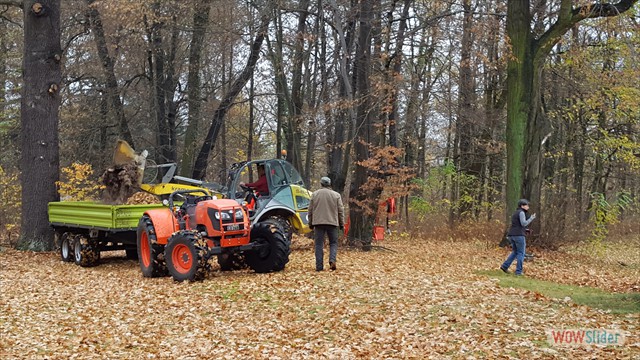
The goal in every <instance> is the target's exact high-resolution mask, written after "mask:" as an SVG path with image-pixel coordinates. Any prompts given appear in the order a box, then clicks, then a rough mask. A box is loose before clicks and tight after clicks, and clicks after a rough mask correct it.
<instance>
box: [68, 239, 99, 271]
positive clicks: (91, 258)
mask: <svg viewBox="0 0 640 360" xmlns="http://www.w3.org/2000/svg"><path fill="white" fill-rule="evenodd" d="M73 257H74V261H75V263H76V264H77V265H80V266H82V267H91V266H96V265H98V263H99V262H100V251H99V250H98V248H97V246H96V244H94V243H92V241H91V240H89V239H87V238H86V237H84V236H82V235H76V236H75V239H74V242H73Z"/></svg>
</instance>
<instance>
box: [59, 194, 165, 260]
mask: <svg viewBox="0 0 640 360" xmlns="http://www.w3.org/2000/svg"><path fill="white" fill-rule="evenodd" d="M163 206H164V205H162V204H161V203H158V204H145V205H107V204H102V203H98V202H91V201H60V202H51V203H49V208H48V213H49V223H50V224H51V226H53V228H54V230H55V234H56V244H57V245H59V247H60V257H61V258H62V260H63V261H68V262H72V261H73V262H75V263H76V264H78V265H80V266H95V265H97V264H98V262H99V260H100V252H102V251H115V250H125V252H126V254H127V258H130V259H137V257H138V252H137V249H136V230H137V228H138V221H140V217H142V214H143V213H144V212H145V211H147V210H150V209H156V208H161V207H163Z"/></svg>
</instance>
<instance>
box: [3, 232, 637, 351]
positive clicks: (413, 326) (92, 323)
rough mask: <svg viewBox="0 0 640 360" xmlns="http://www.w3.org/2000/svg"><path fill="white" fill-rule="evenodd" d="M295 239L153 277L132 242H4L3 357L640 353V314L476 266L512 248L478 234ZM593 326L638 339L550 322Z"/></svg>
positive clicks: (556, 267) (491, 265)
mask: <svg viewBox="0 0 640 360" xmlns="http://www.w3.org/2000/svg"><path fill="white" fill-rule="evenodd" d="M295 243H296V246H295V250H294V251H293V252H292V254H291V256H290V258H291V261H290V263H289V264H288V265H287V268H286V269H285V271H283V272H279V273H272V274H255V273H252V272H250V271H235V272H219V271H214V272H212V273H210V274H209V275H208V276H207V278H206V279H205V280H204V281H202V282H196V283H188V282H185V283H176V282H174V281H173V280H171V278H168V277H164V278H154V279H150V278H143V277H142V275H141V273H140V270H139V266H138V264H137V262H135V261H131V260H126V259H125V258H124V252H122V253H121V254H120V253H114V254H113V255H110V254H109V253H104V254H103V256H102V260H101V263H100V265H99V266H97V267H93V268H82V267H79V266H76V265H74V264H72V263H64V262H62V261H60V260H59V256H58V255H56V254H52V253H44V254H43V253H30V252H17V251H13V250H5V251H3V252H0V281H1V283H0V284H1V289H0V338H1V339H2V341H0V358H2V359H74V358H78V359H202V358H220V359H245V358H247V359H249V358H250V359H257V358H265V359H317V358H322V359H325V358H326V359H356V358H364V359H524V358H527V359H530V358H576V359H577V358H617V359H631V358H637V357H638V355H639V354H640V336H639V328H638V327H639V326H640V321H639V319H640V317H639V316H638V314H633V315H625V316H621V315H612V314H608V313H607V312H605V311H601V310H597V309H591V308H588V307H584V306H575V305H573V304H571V302H570V301H564V300H562V301H559V300H555V299H548V298H546V297H544V296H541V295H540V294H537V293H535V292H530V291H526V290H521V289H512V288H501V287H499V286H498V285H497V283H496V280H495V279H491V278H489V277H486V276H483V275H476V274H475V273H474V272H475V271H477V270H495V269H497V267H498V266H499V264H500V263H501V262H502V260H503V259H504V257H506V254H507V252H506V251H505V250H504V249H497V248H494V247H490V246H487V245H486V244H483V243H480V242H476V241H473V240H469V241H466V242H461V241H451V242H434V241H429V240H422V239H416V238H412V239H409V238H406V237H404V238H400V237H395V236H390V237H387V239H386V240H385V241H384V242H382V243H380V245H382V246H384V248H378V249H376V250H374V251H370V252H361V251H357V250H348V249H345V248H341V249H340V251H339V253H338V270H337V271H333V272H332V271H323V272H316V271H314V265H315V264H314V255H313V249H312V247H311V240H309V239H306V238H296V240H295ZM327 250H328V249H327ZM327 252H328V251H327ZM325 256H328V254H325ZM582 261H585V260H584V259H582V258H565V257H562V256H560V255H557V256H556V255H555V254H552V253H549V254H547V253H545V254H541V257H540V258H539V259H536V260H535V261H534V262H532V263H526V265H525V271H526V272H527V275H528V276H532V277H540V278H549V277H553V278H554V279H550V280H552V281H554V280H562V281H568V280H566V279H558V278H557V277H556V275H557V274H566V275H565V276H566V278H568V279H578V281H580V280H579V279H582V278H583V274H582V272H583V271H585V270H586V269H585V268H582V267H581V265H578V263H581V262H582ZM594 264H598V262H593V263H589V265H587V266H588V268H589V269H592V270H593V271H595V272H596V275H597V276H598V277H601V278H602V280H601V281H600V282H601V283H602V284H601V285H605V286H604V287H605V288H606V287H607V286H606V285H607V284H609V283H616V284H618V285H615V286H616V287H618V286H626V285H624V284H626V283H627V280H629V279H632V278H633V276H635V280H636V281H637V279H638V268H639V267H638V263H632V264H631V266H626V267H618V268H616V267H613V268H610V269H608V268H606V267H605V266H599V267H594V266H596V265H594ZM607 269H608V270H607ZM552 274H556V275H552ZM586 278H590V277H589V276H588V277H586ZM617 279H624V280H617ZM600 282H597V283H598V284H600ZM630 282H631V283H633V281H630ZM584 328H602V329H619V330H623V331H625V332H626V333H627V339H626V341H627V342H626V344H625V345H624V346H613V347H586V346H583V347H558V346H552V345H550V344H549V343H548V342H547V336H546V331H547V330H550V329H556V330H560V329H584Z"/></svg>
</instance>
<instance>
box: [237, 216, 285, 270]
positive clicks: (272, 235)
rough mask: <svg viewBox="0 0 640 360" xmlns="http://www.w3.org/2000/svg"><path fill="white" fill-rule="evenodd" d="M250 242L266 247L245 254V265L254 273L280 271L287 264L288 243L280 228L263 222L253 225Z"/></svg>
mask: <svg viewBox="0 0 640 360" xmlns="http://www.w3.org/2000/svg"><path fill="white" fill-rule="evenodd" d="M251 242H252V243H258V244H261V245H267V246H263V247H261V248H259V249H257V250H255V251H247V252H246V255H245V260H246V262H247V265H249V267H250V268H251V269H253V270H254V271H255V272H257V273H268V272H273V271H281V270H283V269H284V267H285V265H286V264H287V263H288V262H289V253H290V249H289V242H288V241H287V239H286V238H285V236H284V233H283V232H282V229H280V227H278V226H275V225H273V224H269V223H265V222H259V223H257V224H254V225H253V228H252V229H251Z"/></svg>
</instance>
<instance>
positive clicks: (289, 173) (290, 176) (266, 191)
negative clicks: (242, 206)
mask: <svg viewBox="0 0 640 360" xmlns="http://www.w3.org/2000/svg"><path fill="white" fill-rule="evenodd" d="M260 168H262V169H263V170H264V177H265V178H266V186H264V185H263V184H259V182H260V175H261V174H262V171H263V170H262V169H260ZM262 182H264V180H262ZM241 183H242V184H248V185H252V184H253V185H254V186H250V187H247V186H242V185H241ZM256 187H259V188H260V189H257V190H256ZM226 189H227V196H226V197H227V198H230V199H235V200H236V201H238V202H239V203H243V202H245V201H246V204H247V208H248V210H249V217H250V219H251V221H252V223H255V222H258V221H262V220H264V219H266V218H269V217H274V216H278V217H280V218H284V219H287V220H288V221H289V223H290V224H291V225H292V226H293V227H294V228H295V229H296V230H298V231H300V232H302V233H305V232H308V231H309V230H308V229H309V228H308V224H307V210H308V208H309V202H310V200H311V192H310V191H309V190H307V189H306V188H305V186H304V181H303V180H302V177H301V176H300V173H298V171H297V170H296V169H295V168H294V167H293V165H291V163H289V162H287V161H285V160H282V159H268V160H253V161H249V162H240V163H235V164H233V165H232V166H231V169H230V170H229V173H228V177H227V184H226Z"/></svg>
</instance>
